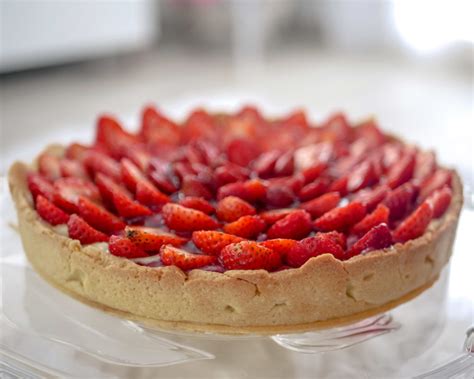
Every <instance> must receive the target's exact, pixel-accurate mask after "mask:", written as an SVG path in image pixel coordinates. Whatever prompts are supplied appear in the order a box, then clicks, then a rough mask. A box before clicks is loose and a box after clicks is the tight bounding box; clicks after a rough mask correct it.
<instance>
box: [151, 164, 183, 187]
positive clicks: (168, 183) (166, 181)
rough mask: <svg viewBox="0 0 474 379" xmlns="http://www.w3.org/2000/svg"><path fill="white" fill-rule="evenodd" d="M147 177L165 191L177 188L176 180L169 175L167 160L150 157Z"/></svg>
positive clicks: (169, 169)
mask: <svg viewBox="0 0 474 379" xmlns="http://www.w3.org/2000/svg"><path fill="white" fill-rule="evenodd" d="M149 177H150V179H151V180H152V182H153V183H154V184H155V185H156V186H157V187H158V189H160V190H161V191H164V192H166V193H173V192H175V191H177V190H178V184H179V183H178V181H177V178H176V181H174V180H173V179H174V178H175V177H174V176H173V175H171V166H170V164H169V163H168V162H167V161H164V160H162V159H159V158H156V157H154V158H152V159H151V160H150V164H149Z"/></svg>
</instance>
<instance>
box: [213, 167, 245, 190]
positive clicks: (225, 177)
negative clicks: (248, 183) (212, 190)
mask: <svg viewBox="0 0 474 379" xmlns="http://www.w3.org/2000/svg"><path fill="white" fill-rule="evenodd" d="M214 176H215V180H216V185H217V187H221V186H223V185H224V184H229V183H235V182H239V181H244V180H246V179H247V178H248V176H249V171H248V170H247V169H246V168H244V167H240V166H238V165H236V164H233V163H230V162H227V163H226V164H225V165H223V166H219V167H217V168H216V169H215V171H214Z"/></svg>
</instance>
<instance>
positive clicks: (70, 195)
mask: <svg viewBox="0 0 474 379" xmlns="http://www.w3.org/2000/svg"><path fill="white" fill-rule="evenodd" d="M54 189H55V192H54V196H53V203H54V204H55V205H57V206H58V207H59V208H61V209H62V210H64V211H66V212H68V213H77V212H78V208H77V202H78V200H79V197H80V196H84V197H87V198H89V199H91V200H94V201H97V200H99V198H100V195H99V191H98V189H97V187H96V186H95V185H94V183H92V182H90V181H88V180H84V179H80V178H73V177H69V178H59V179H58V180H56V182H55V183H54Z"/></svg>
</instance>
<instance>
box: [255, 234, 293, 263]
mask: <svg viewBox="0 0 474 379" xmlns="http://www.w3.org/2000/svg"><path fill="white" fill-rule="evenodd" d="M297 244H298V241H296V240H292V239H285V238H276V239H273V240H266V241H263V242H260V245H262V246H265V247H267V248H269V249H270V250H273V251H276V252H277V253H278V254H280V257H282V259H283V258H284V257H286V254H288V252H289V251H290V250H292V249H294V248H295V246H296V245H297Z"/></svg>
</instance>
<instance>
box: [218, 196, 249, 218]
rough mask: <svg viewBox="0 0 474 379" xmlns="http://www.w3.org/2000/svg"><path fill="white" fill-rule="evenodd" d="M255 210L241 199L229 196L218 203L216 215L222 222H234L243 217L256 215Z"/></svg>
mask: <svg viewBox="0 0 474 379" xmlns="http://www.w3.org/2000/svg"><path fill="white" fill-rule="evenodd" d="M255 213H256V212H255V208H254V207H253V206H252V205H250V204H249V203H247V202H246V201H245V200H242V199H241V198H240V197H236V196H227V197H224V198H223V199H222V200H220V201H219V202H218V203H217V207H216V215H217V218H218V219H219V220H221V221H225V222H232V221H235V220H238V219H239V218H240V217H242V216H249V215H254V214H255Z"/></svg>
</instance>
